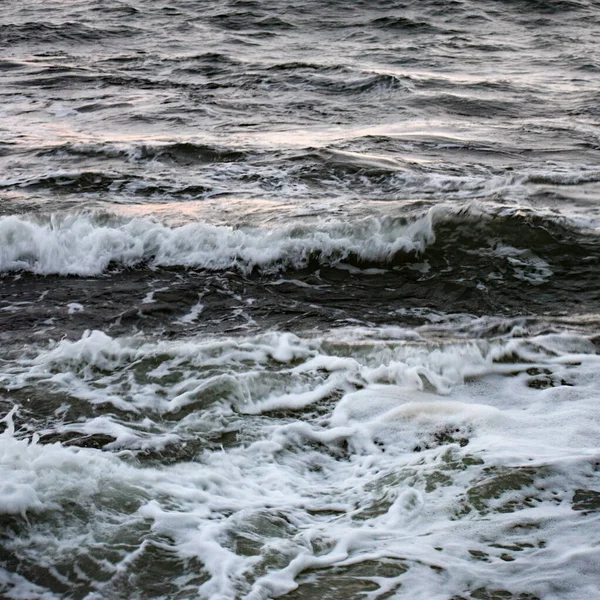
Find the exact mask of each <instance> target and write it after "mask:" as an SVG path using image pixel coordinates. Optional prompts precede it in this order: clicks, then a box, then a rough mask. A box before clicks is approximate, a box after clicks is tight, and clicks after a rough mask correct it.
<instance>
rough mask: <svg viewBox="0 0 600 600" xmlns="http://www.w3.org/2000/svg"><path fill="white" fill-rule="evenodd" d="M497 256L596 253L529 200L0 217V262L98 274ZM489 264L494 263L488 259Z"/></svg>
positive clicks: (555, 262) (387, 264)
mask: <svg viewBox="0 0 600 600" xmlns="http://www.w3.org/2000/svg"><path fill="white" fill-rule="evenodd" d="M465 256H471V258H470V260H471V262H474V264H475V267H476V268H477V269H480V270H481V269H484V270H485V269H487V270H489V269H488V267H489V265H490V264H491V265H496V264H497V263H502V264H505V265H507V271H509V272H510V274H512V276H514V277H517V278H520V279H523V280H528V281H530V282H532V283H543V282H544V281H547V280H548V279H549V278H550V277H552V275H553V273H554V272H555V271H556V269H558V270H560V271H561V272H562V271H564V272H568V271H569V270H571V271H573V272H574V273H575V272H577V269H578V267H580V266H581V264H586V265H590V264H592V263H593V262H594V261H596V262H597V261H598V260H600V242H599V240H598V236H597V235H596V234H595V233H594V232H593V231H591V230H589V231H588V230H586V229H584V228H582V227H578V226H576V225H575V224H573V223H570V222H568V221H566V220H564V219H560V218H557V217H554V216H552V215H550V214H542V213H536V212H535V211H531V210H517V209H498V210H495V211H492V210H490V209H486V210H483V209H481V208H480V207H477V206H475V205H468V206H466V207H463V208H461V209H456V208H452V207H450V206H437V207H434V208H432V209H430V210H429V211H427V212H425V213H422V214H421V215H420V216H417V217H415V218H403V217H392V216H388V217H382V218H375V217H370V218H366V219H355V220H346V221H336V220H330V221H322V222H314V223H312V224H304V223H302V224H289V225H285V226H279V227H275V228H272V229H266V228H261V227H240V228H236V229H234V228H230V227H224V226H216V225H212V224H210V223H206V222H193V223H188V224H186V225H183V226H180V227H173V228H171V227H167V226H166V225H163V224H161V223H159V222H156V221H153V220H150V219H147V218H134V219H126V218H123V217H119V216H116V215H113V214H108V213H63V214H53V215H50V216H47V217H34V216H23V217H16V216H9V217H4V218H2V219H0V271H4V272H7V271H29V272H32V273H37V274H61V275H79V276H89V275H98V274H100V273H103V272H105V271H107V270H110V269H114V268H117V269H119V268H125V267H127V268H135V267H136V266H144V267H147V266H150V267H152V268H161V267H186V268H194V269H201V270H208V271H224V270H228V269H234V270H237V271H238V272H240V273H241V274H246V275H249V274H251V273H264V274H269V273H271V274H273V273H278V272H283V271H286V270H298V269H311V270H317V269H319V268H321V267H324V266H338V265H344V264H349V265H354V266H355V267H358V268H380V269H389V268H394V267H398V266H406V265H407V264H408V265H410V264H414V265H417V267H415V268H416V269H417V270H419V269H421V270H422V271H423V272H424V273H427V271H428V270H430V269H432V268H433V269H434V270H435V269H442V268H445V267H448V268H452V269H458V270H460V266H461V261H462V260H463V259H464V257H465ZM492 270H493V269H492Z"/></svg>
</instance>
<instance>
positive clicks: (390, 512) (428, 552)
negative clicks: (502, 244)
mask: <svg viewBox="0 0 600 600" xmlns="http://www.w3.org/2000/svg"><path fill="white" fill-rule="evenodd" d="M372 333H373V332H371V335H368V336H364V335H362V334H361V329H356V330H344V331H337V332H334V333H333V334H332V335H331V336H329V335H325V336H323V337H320V338H312V337H301V336H297V335H293V334H284V333H282V334H275V333H271V334H265V335H262V336H258V337H254V338H243V339H219V340H211V339H197V340H195V339H190V340H187V341H185V342H184V341H173V342H152V341H144V340H138V339H135V338H132V339H118V338H111V337H109V336H108V335H106V334H104V333H100V332H88V333H87V334H86V335H85V336H84V337H83V338H82V339H81V340H78V341H76V342H70V341H66V340H65V341H61V342H59V343H56V344H54V345H53V346H52V347H50V348H49V349H48V350H45V351H42V352H39V353H38V354H37V355H36V356H34V357H31V356H29V357H24V358H22V359H20V360H19V361H16V362H11V363H8V364H5V365H3V371H2V376H1V385H2V386H3V387H4V388H9V389H11V390H12V391H13V393H17V392H18V391H19V390H26V389H28V386H32V385H35V386H43V389H45V390H47V394H49V398H51V397H52V396H53V395H54V394H56V395H57V397H58V398H60V400H59V401H60V402H62V401H63V399H64V398H65V397H66V398H70V399H71V400H72V401H73V402H75V401H83V402H90V403H92V404H99V403H102V402H104V403H106V402H113V403H114V404H115V407H116V408H121V409H124V408H129V409H130V410H133V411H134V413H132V414H133V419H129V417H128V418H124V417H123V418H119V417H118V415H117V414H110V413H107V414H105V416H102V417H98V416H95V417H93V418H89V419H87V420H86V421H85V422H80V423H77V422H72V423H71V424H70V425H68V426H67V427H66V428H65V429H64V430H63V432H73V431H79V432H80V433H81V434H82V435H83V434H85V435H97V434H104V435H110V436H111V437H112V438H113V439H114V441H113V442H112V443H111V444H110V445H109V446H107V447H106V449H108V450H113V451H116V452H114V453H111V452H107V451H104V452H102V451H100V450H94V449H85V448H68V447H65V446H61V445H60V444H45V445H44V444H41V443H40V442H39V440H37V439H36V438H35V437H34V438H33V439H27V438H22V437H20V436H18V435H17V432H16V431H15V427H14V425H13V420H14V413H11V415H10V416H8V417H7V418H6V419H5V422H6V424H7V427H6V429H5V431H4V432H3V433H2V434H0V469H1V470H2V481H3V482H7V483H6V484H5V483H3V484H2V486H0V509H1V510H2V512H3V513H4V514H8V515H12V518H17V519H23V520H25V519H27V523H29V525H28V526H27V528H25V529H24V531H23V534H22V536H21V538H20V541H16V540H13V541H12V542H9V551H11V552H13V553H15V555H16V556H18V557H20V560H23V561H30V562H31V561H33V562H35V561H39V565H40V567H39V568H42V569H46V568H52V565H54V564H58V562H61V561H62V562H65V561H66V562H69V561H70V562H71V563H72V564H78V565H80V566H79V567H78V568H80V569H82V571H81V572H82V573H85V572H87V571H85V570H86V568H88V567H86V566H85V563H83V562H81V563H79V562H78V561H79V558H78V556H80V554H78V553H81V551H82V548H84V549H85V548H88V549H91V548H94V552H97V551H98V549H99V548H106V551H107V552H108V549H109V548H111V547H113V546H114V545H115V544H118V543H119V542H118V540H120V539H122V537H123V535H124V534H123V532H124V531H127V532H131V533H127V535H128V536H129V535H131V536H133V537H132V538H130V539H131V540H132V542H131V544H130V546H128V549H127V550H126V551H124V554H121V555H120V558H119V559H118V560H117V559H116V558H112V559H108V558H106V559H105V564H104V566H103V567H102V568H103V569H104V570H105V575H104V576H103V578H102V580H101V581H97V582H96V583H95V584H94V585H95V592H94V593H92V595H91V596H90V597H91V598H105V597H120V596H119V594H121V595H122V593H123V592H122V590H123V588H122V587H119V586H122V585H123V581H124V578H126V579H127V578H128V580H129V581H131V582H133V583H132V585H134V584H135V582H136V581H137V580H136V577H139V572H138V571H136V568H137V567H136V565H137V562H136V561H138V560H142V559H141V558H140V557H143V556H145V554H146V553H148V552H150V553H151V552H152V548H153V547H155V546H153V545H154V544H158V545H159V547H162V548H165V549H166V550H167V551H168V555H169V556H172V557H173V559H175V558H178V559H180V560H182V561H189V560H191V559H192V558H193V559H195V560H198V561H200V563H201V564H202V565H203V566H202V569H203V573H204V574H203V576H202V578H201V580H200V581H195V580H194V579H193V578H190V579H188V580H186V579H185V578H183V577H182V578H181V579H180V580H178V581H179V584H178V585H179V586H180V593H181V594H182V595H183V596H185V597H188V596H190V597H191V596H198V597H200V598H210V599H211V600H213V599H217V598H218V599H228V600H229V599H233V598H242V597H245V598H248V599H252V600H256V599H265V600H266V599H267V598H274V597H280V596H282V595H285V594H286V593H288V592H290V591H292V590H294V589H296V588H297V587H298V586H301V587H305V588H306V589H307V592H306V593H308V594H310V593H312V592H311V591H310V590H311V589H312V590H317V589H319V588H318V586H319V585H338V583H336V582H337V581H338V579H336V578H340V579H339V585H341V586H342V588H341V589H344V588H343V586H351V587H348V590H349V591H348V592H347V593H348V594H349V595H350V596H351V597H358V594H359V591H360V590H361V589H366V588H362V587H361V585H364V586H367V585H368V584H367V580H368V581H371V582H373V584H377V586H379V587H378V592H377V593H383V592H384V591H385V590H394V589H397V590H399V591H397V597H410V598H415V599H417V600H430V599H431V598H447V597H450V596H452V595H456V594H459V595H460V594H462V595H465V594H466V593H468V591H469V590H470V591H474V590H475V589H478V588H482V587H483V588H485V589H489V590H493V589H499V590H508V591H509V592H512V593H513V594H514V595H515V596H516V597H518V594H520V593H530V594H534V595H536V596H538V597H539V598H544V600H546V599H548V600H559V599H560V600H580V598H581V597H593V593H594V592H593V590H594V589H595V585H596V584H597V569H596V568H595V567H594V565H595V564H597V561H598V559H599V558H600V556H599V554H598V548H597V545H596V543H595V537H597V536H596V534H597V532H598V518H597V516H596V515H597V512H595V509H593V507H592V509H591V510H590V511H588V512H587V513H586V511H585V510H583V509H582V508H578V507H577V506H576V501H575V494H576V492H575V490H594V489H595V488H597V486H598V469H597V465H598V464H600V450H599V448H598V441H597V439H598V438H597V432H598V428H599V426H600V420H599V417H598V415H597V402H598V399H599V395H598V384H599V379H598V372H599V367H600V357H599V356H598V355H597V354H596V348H595V346H594V344H593V343H592V342H591V341H590V340H589V339H587V338H585V337H582V336H579V335H576V334H558V335H556V334H553V335H544V336H537V337H531V338H526V337H524V338H507V339H506V340H499V341H496V342H485V341H476V342H475V341H472V342H469V341H465V342H461V343H458V342H453V343H439V342H435V343H433V342H427V341H426V340H425V339H423V338H422V337H421V336H419V335H418V333H417V332H415V333H414V335H413V336H407V335H406V332H405V331H399V332H398V333H400V334H401V335H400V336H399V337H398V339H396V340H394V339H393V336H391V335H382V336H381V338H380V339H374V338H373V335H372ZM388 334H391V332H388ZM411 337H412V339H411ZM281 411H284V412H283V413H282V412H281ZM137 413H140V416H139V418H137V417H135V415H136V414H137ZM124 414H126V413H124ZM282 415H283V416H282ZM232 430H235V431H237V435H238V436H239V439H238V440H237V442H235V443H231V442H226V443H224V445H223V444H216V445H207V444H206V443H204V444H201V445H200V447H199V448H198V450H197V454H196V455H195V459H194V460H190V459H191V458H194V454H192V455H186V456H187V458H186V459H185V460H184V459H181V460H180V461H179V462H175V463H174V464H170V465H169V464H161V465H160V466H153V465H152V464H147V465H145V466H143V467H142V466H141V465H140V464H139V463H137V462H136V461H135V460H130V459H132V458H133V456H134V455H135V454H136V453H137V452H142V455H143V453H145V452H148V451H150V452H152V451H153V452H167V453H169V452H173V451H175V450H176V451H177V452H183V451H184V449H185V447H186V445H188V444H194V443H198V440H199V439H202V438H203V437H204V436H209V435H214V434H215V433H217V434H218V433H219V432H220V431H221V432H224V433H225V432H228V431H232ZM207 439H208V438H207ZM142 455H140V456H142ZM73 499H75V502H76V504H77V506H78V508H77V511H78V513H77V516H76V517H73V516H71V514H70V511H71V509H69V508H68V507H69V506H71V504H70V503H72V502H73ZM574 507H575V508H576V510H574V509H573V508H574ZM52 515H60V517H59V518H57V519H55V518H54V517H53V516H52ZM135 532H137V533H135ZM86 551H87V550H86ZM90 551H91V550H90ZM106 556H109V555H108V554H107V555H106ZM150 556H151V554H150ZM61 564H62V563H61ZM140 564H143V562H142V563H140ZM186 564H187V563H186ZM190 564H191V563H190ZM374 565H380V567H376V566H374ZM381 565H387V567H386V568H387V570H386V569H384V568H383V567H382V566H381ZM334 567H335V570H333V568H334ZM187 568H189V569H191V571H190V572H188V573H187V574H188V575H190V574H192V573H193V572H194V569H195V568H196V567H187ZM378 569H379V570H378ZM381 569H383V570H381ZM557 573H560V576H558V575H557ZM197 574H198V573H197ZM352 574H355V577H353V575H352ZM82 576H83V575H82ZM87 576H88V575H86V577H87ZM322 576H323V577H325V579H324V580H323V581H324V582H327V583H323V584H321V583H319V581H320V580H319V578H320V577H322ZM361 577H363V578H366V579H360V578H361ZM0 584H2V579H1V578H0ZM4 585H7V586H8V585H9V584H8V583H5V584H4ZM10 585H12V586H13V588H14V586H16V585H17V584H16V583H13V584H10ZM19 585H25V583H23V582H21V584H19ZM135 585H137V584H135ZM311 586H313V587H312V588H311ZM314 586H317V587H316V588H315V587H314ZM352 586H354V587H352ZM398 586H401V587H398ZM15 589H16V588H15ZM23 589H25V588H23ZM32 589H33V588H32ZM369 589H370V590H373V589H375V585H372V586H371V587H370V588H369ZM117 590H121V591H117ZM36 593H37V592H36ZM136 593H137V592H136ZM315 593H316V592H315ZM377 593H375V592H372V593H371V596H370V597H372V598H376V597H377ZM590 593H591V594H592V595H591V596H589V594H590ZM586 594H587V596H586Z"/></svg>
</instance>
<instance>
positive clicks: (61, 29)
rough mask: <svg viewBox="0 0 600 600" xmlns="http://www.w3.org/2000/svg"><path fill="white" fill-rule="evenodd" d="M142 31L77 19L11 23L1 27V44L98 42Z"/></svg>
mask: <svg viewBox="0 0 600 600" xmlns="http://www.w3.org/2000/svg"><path fill="white" fill-rule="evenodd" d="M140 32H141V31H140V30H139V29H136V28H134V27H127V26H122V25H120V26H119V27H114V28H99V27H92V26H90V25H86V24H84V23H80V22H77V21H66V22H64V23H57V24H55V23H41V22H37V21H36V22H27V23H18V24H17V23H9V24H5V25H3V26H1V27H0V46H12V45H16V44H50V43H55V42H83V43H85V42H96V41H101V40H103V39H106V38H116V37H132V36H135V35H137V34H139V33H140Z"/></svg>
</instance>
